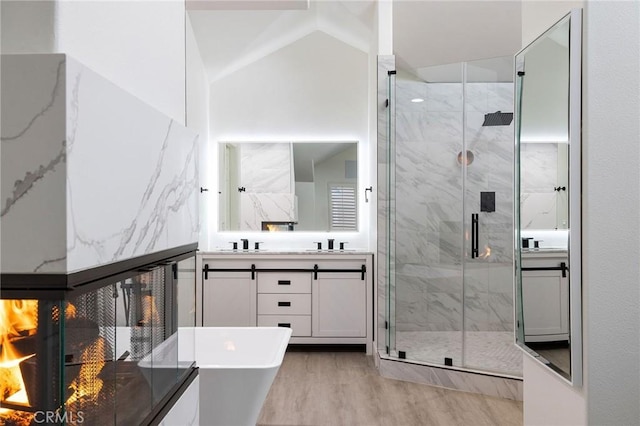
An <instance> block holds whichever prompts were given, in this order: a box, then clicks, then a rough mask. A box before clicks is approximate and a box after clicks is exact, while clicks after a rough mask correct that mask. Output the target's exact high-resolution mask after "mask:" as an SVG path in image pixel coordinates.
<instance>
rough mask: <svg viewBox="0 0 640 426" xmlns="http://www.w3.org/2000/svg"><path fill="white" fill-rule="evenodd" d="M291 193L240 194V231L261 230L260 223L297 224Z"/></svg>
mask: <svg viewBox="0 0 640 426" xmlns="http://www.w3.org/2000/svg"><path fill="white" fill-rule="evenodd" d="M297 217H298V216H297V212H296V196H295V194H292V193H275V194H272V193H242V194H240V229H241V230H255V231H259V230H262V222H297Z"/></svg>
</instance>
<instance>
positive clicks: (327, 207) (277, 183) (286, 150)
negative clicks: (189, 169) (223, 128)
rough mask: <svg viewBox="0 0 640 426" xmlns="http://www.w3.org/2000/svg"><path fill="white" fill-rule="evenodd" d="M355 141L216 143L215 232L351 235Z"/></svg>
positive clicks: (354, 214)
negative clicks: (217, 221) (217, 214)
mask: <svg viewBox="0 0 640 426" xmlns="http://www.w3.org/2000/svg"><path fill="white" fill-rule="evenodd" d="M357 146H358V144H357V142H226V143H221V144H220V159H221V164H220V168H219V170H220V171H221V176H220V188H219V191H218V192H219V196H220V224H219V229H220V230H221V231H267V232H276V231H277V232H290V231H356V230H357V176H358V165H357Z"/></svg>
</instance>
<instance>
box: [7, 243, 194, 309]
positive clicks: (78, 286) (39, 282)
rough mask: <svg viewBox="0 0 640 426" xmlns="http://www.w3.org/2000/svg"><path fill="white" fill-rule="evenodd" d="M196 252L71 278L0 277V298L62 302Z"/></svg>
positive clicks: (190, 247)
mask: <svg viewBox="0 0 640 426" xmlns="http://www.w3.org/2000/svg"><path fill="white" fill-rule="evenodd" d="M197 248H198V243H192V244H185V245H183V246H179V247H174V248H171V249H167V250H161V251H158V252H155V253H150V254H145V255H142V256H138V257H132V258H129V259H125V260H121V261H118V262H113V263H109V264H107V265H101V266H96V267H95V268H90V269H85V270H82V271H78V272H74V273H71V274H38V273H20V274H17V273H2V274H0V280H1V281H2V290H0V298H2V299H23V298H34V299H63V298H65V296H66V295H67V292H69V291H74V295H77V294H81V293H86V292H88V291H92V290H95V289H97V288H100V287H103V286H104V285H106V284H109V282H113V281H119V280H121V279H123V278H125V277H128V276H131V272H133V271H137V270H140V271H144V270H150V269H152V268H154V267H157V266H163V265H169V264H171V263H173V262H177V261H180V260H182V259H186V258H188V257H191V256H194V255H195V253H196V249H197ZM76 291H77V292H78V293H75V292H76Z"/></svg>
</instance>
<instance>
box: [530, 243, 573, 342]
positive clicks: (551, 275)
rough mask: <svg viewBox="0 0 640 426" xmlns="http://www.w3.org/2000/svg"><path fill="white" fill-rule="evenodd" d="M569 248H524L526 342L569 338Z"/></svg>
mask: <svg viewBox="0 0 640 426" xmlns="http://www.w3.org/2000/svg"><path fill="white" fill-rule="evenodd" d="M568 265H569V264H568V257H567V251H566V250H561V249H558V250H554V249H529V250H524V249H523V250H522V295H523V314H524V324H525V329H524V338H525V342H556V341H568V340H569V278H568V275H569V272H568V271H569V269H568Z"/></svg>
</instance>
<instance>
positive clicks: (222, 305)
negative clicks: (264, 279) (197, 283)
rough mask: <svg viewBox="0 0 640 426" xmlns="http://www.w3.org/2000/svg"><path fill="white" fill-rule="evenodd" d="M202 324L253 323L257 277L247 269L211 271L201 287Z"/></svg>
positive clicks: (249, 324)
mask: <svg viewBox="0 0 640 426" xmlns="http://www.w3.org/2000/svg"><path fill="white" fill-rule="evenodd" d="M202 306H206V307H207V309H203V311H202V324H203V325H205V326H213V325H215V326H218V327H255V326H256V281H255V280H252V279H251V274H250V273H247V272H211V273H209V276H208V277H207V280H206V282H205V285H204V286H203V287H202Z"/></svg>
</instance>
